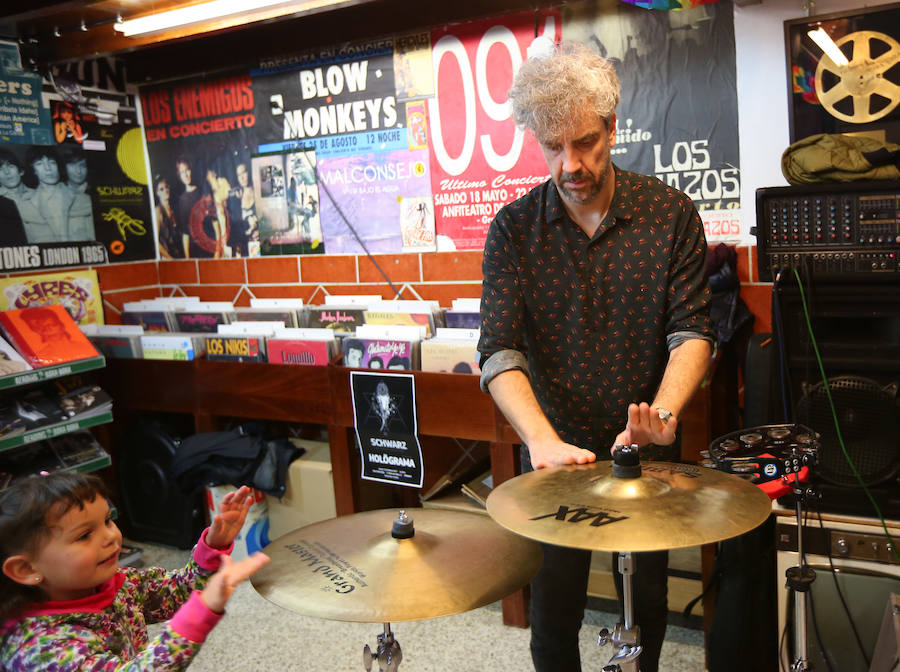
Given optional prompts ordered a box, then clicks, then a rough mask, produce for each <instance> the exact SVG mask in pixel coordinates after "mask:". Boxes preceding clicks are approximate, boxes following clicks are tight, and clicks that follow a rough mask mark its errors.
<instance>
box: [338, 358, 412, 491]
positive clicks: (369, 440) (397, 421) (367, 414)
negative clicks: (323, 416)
mask: <svg viewBox="0 0 900 672" xmlns="http://www.w3.org/2000/svg"><path fill="white" fill-rule="evenodd" d="M350 390H351V394H352V396H353V425H354V427H355V429H356V439H357V441H358V445H359V448H360V461H361V462H362V474H361V477H362V478H364V479H367V480H370V481H381V482H382V483H393V484H395V485H405V486H408V487H411V488H421V487H422V481H423V479H424V476H425V469H424V465H423V463H422V447H421V445H420V444H419V436H418V428H417V425H416V381H415V378H414V377H413V376H412V375H410V374H401V373H398V374H381V373H368V372H364V371H351V372H350Z"/></svg>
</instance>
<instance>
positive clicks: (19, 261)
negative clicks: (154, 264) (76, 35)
mask: <svg viewBox="0 0 900 672" xmlns="http://www.w3.org/2000/svg"><path fill="white" fill-rule="evenodd" d="M126 86H127V85H126V82H125V76H124V69H123V68H122V66H121V65H120V64H119V63H118V62H117V61H115V60H113V59H105V58H104V59H93V60H88V61H82V62H79V63H73V64H69V65H68V66H67V67H66V70H65V71H60V70H59V69H51V70H50V71H49V72H48V73H47V76H46V79H45V80H44V82H43V87H42V89H43V90H42V93H41V99H42V103H41V104H42V105H43V106H44V107H46V108H47V110H48V111H49V117H50V120H51V122H50V123H49V124H48V128H47V137H48V138H49V140H50V142H49V144H27V145H25V144H18V143H0V197H2V198H0V219H2V220H3V222H4V226H3V228H2V230H0V245H2V247H0V260H2V268H3V270H7V271H11V270H26V269H37V268H52V267H60V266H74V265H86V264H97V263H105V262H107V261H110V262H115V261H134V260H138V259H152V258H154V257H155V254H156V250H155V245H154V242H153V223H152V218H151V216H150V199H149V193H148V191H147V177H146V168H145V165H146V162H145V157H144V151H143V140H142V134H141V129H140V127H139V126H138V118H137V108H136V99H135V96H134V94H133V93H130V92H129V91H127V90H126Z"/></svg>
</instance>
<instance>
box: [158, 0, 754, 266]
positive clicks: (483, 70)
mask: <svg viewBox="0 0 900 672" xmlns="http://www.w3.org/2000/svg"><path fill="white" fill-rule="evenodd" d="M732 12H733V8H732V5H731V4H730V3H729V2H724V1H723V2H719V3H717V4H710V5H702V6H700V7H697V8H694V9H690V10H684V11H676V12H667V11H648V10H645V9H642V8H639V7H635V6H632V5H627V4H624V3H621V2H617V1H616V0H602V1H601V2H589V3H588V2H585V3H574V4H569V5H566V6H565V7H564V8H563V11H562V13H560V12H557V11H541V12H537V13H532V12H525V13H517V14H510V15H505V16H499V17H494V18H491V19H488V20H479V21H474V22H470V23H464V24H457V25H453V26H448V27H445V28H440V29H435V30H431V31H428V32H421V33H417V34H412V35H397V36H394V37H393V38H386V39H381V40H372V41H368V42H359V43H349V44H342V45H335V46H333V47H329V48H322V49H317V50H311V51H306V52H301V53H298V54H289V55H285V56H284V57H280V58H278V59H274V60H267V61H266V62H261V63H259V64H257V67H255V68H253V69H251V70H248V71H243V72H235V73H228V74H223V75H221V76H219V77H213V78H209V77H208V78H206V79H203V80H201V79H199V78H195V79H190V80H185V81H182V82H174V83H169V84H167V85H165V86H162V87H146V88H143V89H142V90H141V99H142V102H143V107H144V123H145V129H146V134H147V140H148V145H149V152H150V164H151V169H152V173H153V174H154V176H157V177H158V178H160V179H162V180H164V181H165V182H166V185H165V186H164V187H160V185H159V184H158V183H157V182H154V185H153V186H154V195H155V197H156V200H157V207H156V219H157V225H158V226H160V227H161V228H160V232H161V235H160V241H161V242H160V245H161V248H166V249H164V252H163V253H164V255H168V256H175V257H183V256H189V257H194V256H209V257H227V256H244V255H251V256H252V255H257V254H286V253H302V254H311V253H330V254H340V253H356V254H359V253H363V252H364V251H369V252H380V253H386V252H387V253H390V252H403V251H417V250H434V249H438V250H447V249H459V250H477V249H481V248H482V246H483V244H484V238H485V235H486V232H487V228H488V225H489V223H490V220H491V218H492V217H493V216H494V214H495V213H496V211H497V210H498V209H499V208H500V207H502V206H503V205H504V204H505V203H508V202H510V201H512V200H513V199H515V198H517V197H519V196H522V195H523V194H525V193H526V192H527V191H528V190H529V189H531V188H533V187H534V186H536V185H537V184H539V183H541V182H542V181H543V180H545V179H547V177H548V171H547V167H546V164H545V162H544V159H543V157H542V155H541V152H540V148H539V146H538V145H537V143H536V142H535V140H534V138H533V137H531V136H530V134H528V133H523V132H521V131H520V130H518V129H516V127H515V125H514V123H513V120H512V118H511V113H510V109H509V105H508V103H507V98H506V92H507V91H508V89H509V86H510V84H511V82H512V79H513V76H514V73H515V71H516V69H517V67H518V66H519V64H520V63H521V62H522V61H523V59H524V58H525V57H526V55H527V49H528V46H529V44H530V43H531V41H532V40H533V38H534V37H535V35H536V34H546V35H548V36H552V37H554V38H559V37H560V36H562V37H566V38H568V39H573V40H577V41H579V42H583V43H585V44H588V45H589V46H591V47H592V48H594V49H596V50H597V51H598V52H600V53H602V54H603V55H605V56H607V57H608V58H611V59H612V60H613V61H614V62H615V64H616V68H617V71H618V73H619V76H620V78H621V80H622V92H623V96H622V101H621V103H620V105H619V108H618V127H617V134H616V140H617V142H616V146H615V147H614V150H613V152H614V153H613V161H614V162H615V163H616V164H617V165H619V166H620V167H622V168H626V169H629V170H635V171H638V172H641V173H646V174H651V175H656V176H658V177H659V178H660V179H662V180H663V181H665V182H667V183H668V184H671V185H673V186H675V187H678V188H680V189H682V190H683V191H685V192H686V193H687V194H688V195H689V196H690V197H691V198H693V199H694V201H695V202H696V203H697V205H698V208H700V209H701V210H702V211H704V219H705V220H706V222H707V236H708V239H709V240H711V241H715V240H717V239H718V240H722V239H731V240H735V239H737V238H739V236H740V217H739V216H738V215H737V214H736V213H738V212H739V210H738V208H739V207H740V200H739V194H740V172H739V156H738V139H737V97H736V90H735V58H734V36H733V20H732V18H733V17H732ZM186 157H189V159H188V160H185V161H183V162H182V160H183V159H185V158H186ZM186 163H189V164H190V165H189V166H188V170H185V164H186ZM187 173H189V175H188V174H187ZM185 180H188V181H187V182H186V181H185ZM191 187H192V188H191ZM160 192H162V195H163V196H164V197H166V198H167V199H168V200H167V205H166V206H165V207H163V208H160V207H159V206H160V203H159V201H160V198H161V197H160ZM166 192H168V193H166Z"/></svg>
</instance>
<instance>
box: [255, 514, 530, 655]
mask: <svg viewBox="0 0 900 672" xmlns="http://www.w3.org/2000/svg"><path fill="white" fill-rule="evenodd" d="M415 516H416V521H415V524H414V521H413V518H412V516H411V515H409V513H408V512H407V511H400V512H399V513H397V512H396V511H393V510H389V509H382V510H378V511H366V512H363V513H355V514H352V515H348V516H342V517H339V518H332V519H330V520H325V521H322V522H319V523H313V524H311V525H307V526H306V527H302V528H300V529H298V530H294V531H293V532H289V533H288V534H286V535H284V536H282V537H279V538H278V539H276V540H275V541H273V542H272V543H271V544H269V545H268V546H267V547H266V548H265V549H263V550H264V552H265V553H266V554H267V555H268V556H269V557H270V558H271V561H270V562H269V564H268V565H266V567H264V568H263V569H262V570H260V571H259V572H257V573H256V574H255V575H254V576H253V577H252V578H251V584H252V585H253V587H254V588H255V589H256V591H257V592H258V593H259V594H260V595H261V596H262V597H264V598H266V599H267V600H269V601H271V602H273V603H275V604H277V605H278V606H280V607H283V608H285V609H290V610H291V611H295V612H297V613H300V614H304V615H307V616H315V617H318V618H325V619H330V620H338V621H358V622H362V623H382V624H383V625H384V631H383V632H382V633H381V634H379V635H378V643H377V645H376V647H375V651H372V649H371V648H370V647H369V645H368V644H366V645H365V646H364V648H363V665H364V667H365V669H366V670H371V669H372V664H373V662H376V661H377V663H378V668H379V670H381V672H396V671H397V670H398V667H399V665H400V662H401V661H402V660H403V653H402V650H401V648H400V644H399V643H398V642H397V640H396V639H395V637H394V633H393V632H392V631H391V625H390V624H391V622H396V621H414V620H423V619H428V618H436V617H438V616H448V615H450V614H456V613H460V612H463V611H468V610H470V609H475V608H477V607H481V606H484V605H486V604H490V603H491V602H496V601H497V600H499V599H501V598H503V597H506V596H507V595H509V594H510V593H512V592H514V591H515V590H518V589H519V588H521V587H522V586H523V585H525V584H526V583H528V582H529V581H530V580H531V579H532V578H533V577H534V575H535V574H537V571H538V569H540V566H541V562H542V558H541V551H540V547H539V546H538V545H537V544H536V543H534V542H533V541H529V540H528V539H525V538H523V537H521V536H518V535H515V534H512V533H510V532H507V531H506V530H504V529H503V528H502V527H501V526H499V525H497V524H496V523H495V522H494V521H493V520H492V519H491V518H489V517H488V516H485V515H482V514H480V513H465V512H459V511H445V510H441V509H416V514H415Z"/></svg>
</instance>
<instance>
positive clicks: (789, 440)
mask: <svg viewBox="0 0 900 672" xmlns="http://www.w3.org/2000/svg"><path fill="white" fill-rule="evenodd" d="M819 448H820V444H819V434H818V433H816V432H814V431H813V430H811V429H809V428H808V427H805V426H803V425H797V424H787V425H764V426H761V427H752V428H746V429H742V430H740V431H738V432H732V433H731V434H726V435H725V436H721V437H719V438H718V439H715V440H714V441H713V442H712V443H710V445H709V450H707V451H702V452H701V456H702V457H704V458H706V459H707V460H708V461H709V462H710V463H711V465H713V466H715V467H716V468H718V469H721V470H722V471H726V472H730V473H734V474H739V475H743V476H745V477H747V478H749V480H750V481H751V482H753V483H754V484H756V485H757V486H758V487H759V488H760V489H761V490H762V491H764V492H765V493H766V494H767V495H768V496H769V498H770V499H777V498H779V497H781V496H782V495H786V494H788V493H789V492H793V493H794V494H795V495H796V502H795V515H796V517H797V556H798V558H799V561H800V565H799V566H795V567H788V569H787V570H786V571H785V577H786V579H787V581H786V586H787V588H788V590H789V591H790V592H791V593H792V594H793V596H794V652H795V657H794V661H793V662H792V663H791V672H808V671H809V670H811V669H812V667H811V666H810V663H809V643H808V641H807V640H808V635H807V628H806V594H807V593H808V592H809V590H810V589H811V588H812V583H813V581H815V580H816V573H815V570H813V569H812V568H811V567H809V566H808V565H807V564H806V560H805V558H804V555H803V515H802V514H803V511H802V506H803V502H804V501H805V500H806V499H807V498H808V497H812V496H814V494H815V493H814V490H813V488H812V487H811V486H809V485H806V484H805V482H806V481H807V480H808V479H809V477H810V475H811V471H810V470H811V469H812V468H813V467H814V466H815V465H816V464H817V463H818V454H819Z"/></svg>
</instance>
